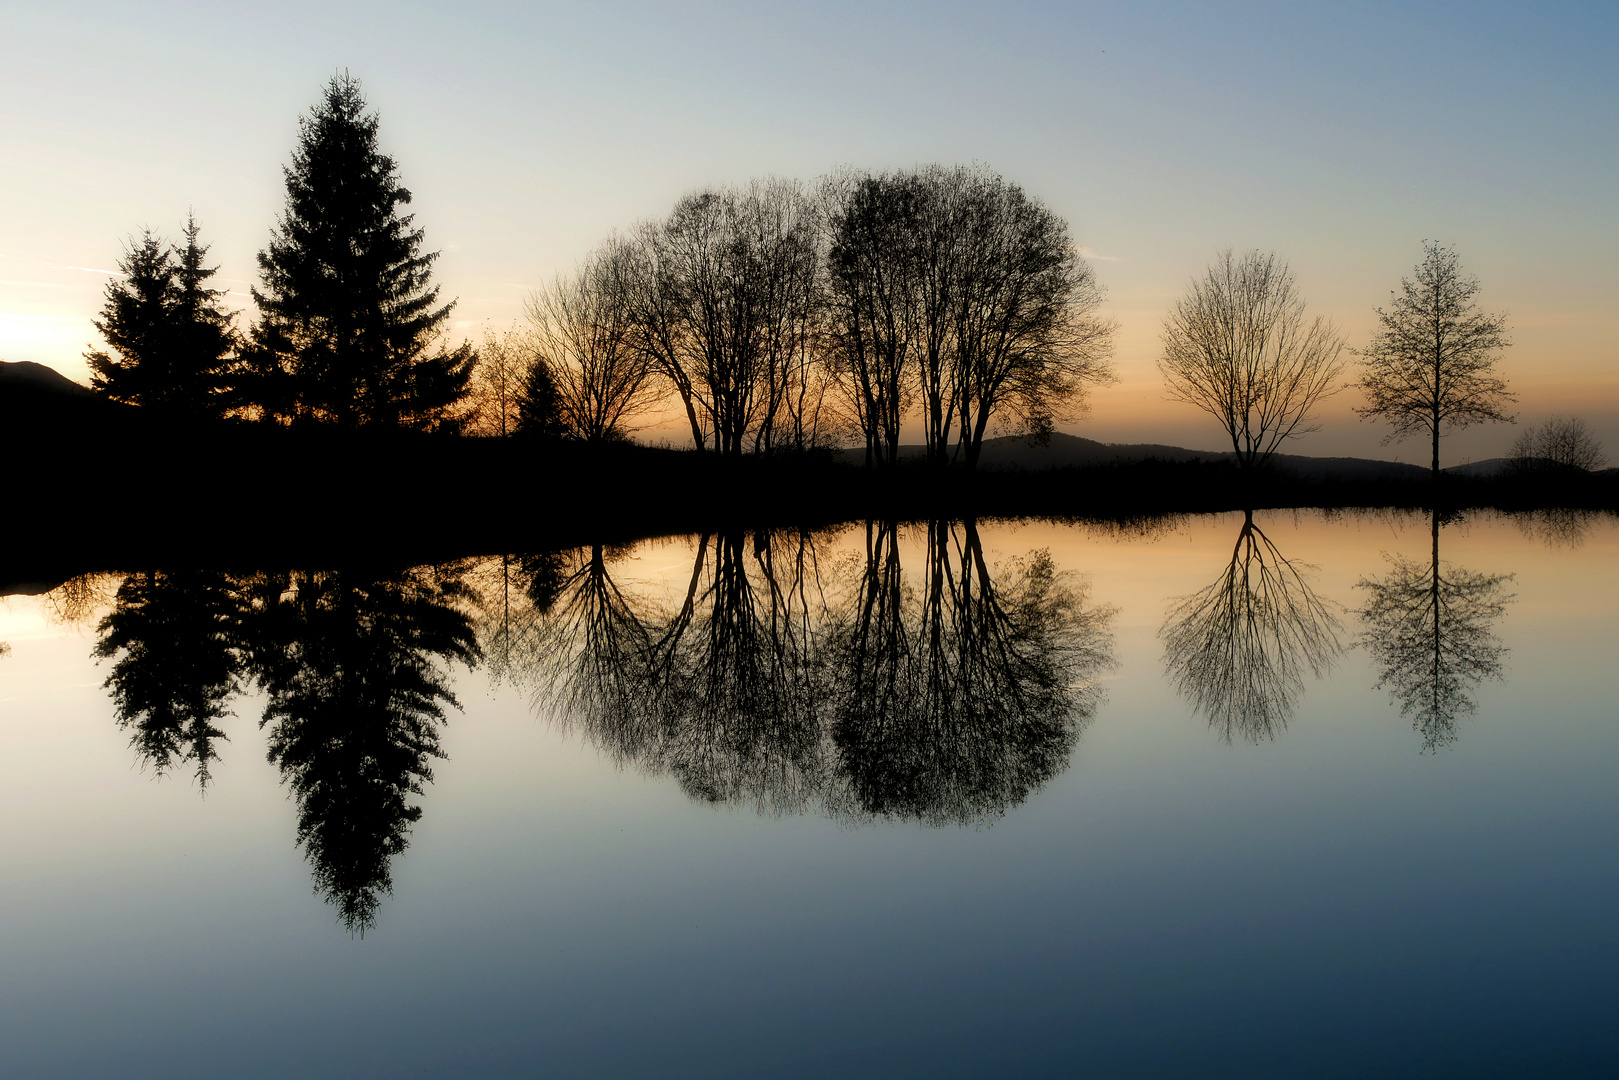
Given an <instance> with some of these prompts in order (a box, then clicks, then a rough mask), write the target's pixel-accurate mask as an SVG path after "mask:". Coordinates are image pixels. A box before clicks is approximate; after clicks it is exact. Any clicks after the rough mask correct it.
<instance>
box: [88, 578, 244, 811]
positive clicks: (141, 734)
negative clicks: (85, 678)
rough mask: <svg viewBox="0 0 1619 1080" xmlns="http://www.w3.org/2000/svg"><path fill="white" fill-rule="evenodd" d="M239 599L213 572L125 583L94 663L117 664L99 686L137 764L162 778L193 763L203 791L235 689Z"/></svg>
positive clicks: (227, 582) (103, 626)
mask: <svg viewBox="0 0 1619 1080" xmlns="http://www.w3.org/2000/svg"><path fill="white" fill-rule="evenodd" d="M241 614H242V611H241V598H240V596H239V595H238V593H237V590H236V586H235V583H234V582H233V581H232V580H231V579H230V578H229V577H228V576H227V575H225V574H222V573H218V572H213V571H189V572H177V573H160V572H156V571H148V572H146V573H140V574H131V575H130V576H128V577H126V578H125V579H124V581H123V584H121V585H119V586H118V591H117V594H116V596H115V597H114V600H113V610H112V611H111V612H110V613H109V614H108V615H107V616H106V617H105V618H103V619H102V620H101V622H100V625H99V627H98V630H99V634H100V637H99V638H98V640H97V642H96V647H95V655H96V656H97V657H99V658H101V659H112V658H113V657H117V659H116V661H115V662H114V663H113V665H112V673H111V674H110V675H108V677H107V681H106V683H105V684H104V685H106V686H107V688H108V689H110V690H111V691H112V699H113V706H114V709H115V716H116V717H117V720H118V726H119V727H121V728H125V729H127V730H129V731H130V732H131V734H130V745H131V746H133V747H134V749H135V753H136V756H137V757H138V758H139V759H140V761H141V762H142V763H143V764H145V765H149V766H151V768H152V771H153V772H155V773H156V774H158V775H159V776H162V775H164V774H166V773H167V772H169V771H170V770H171V769H172V768H173V767H175V766H176V765H178V764H181V763H183V762H195V763H196V776H197V783H198V784H199V785H200V786H201V787H202V788H203V789H204V790H206V789H207V787H208V782H209V780H210V779H211V778H212V772H211V767H212V764H213V762H214V761H215V760H216V759H217V758H218V752H217V750H216V748H215V742H216V740H222V739H225V737H226V736H225V732H224V731H223V730H222V729H221V728H219V727H218V726H217V725H218V723H219V722H220V721H222V720H223V719H224V718H225V717H226V716H229V715H230V709H229V708H228V705H229V702H230V699H231V698H232V697H233V696H234V695H235V694H236V692H237V691H238V690H239V689H240V677H241V674H242V661H241V657H240V655H239V650H238V648H237V645H238V640H239V637H240V634H241V629H242V627H241Z"/></svg>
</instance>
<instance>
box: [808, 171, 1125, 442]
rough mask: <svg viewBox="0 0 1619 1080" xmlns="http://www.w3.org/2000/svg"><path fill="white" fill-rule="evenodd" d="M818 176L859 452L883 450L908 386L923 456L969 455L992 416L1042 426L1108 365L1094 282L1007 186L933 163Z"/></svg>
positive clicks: (1050, 218)
mask: <svg viewBox="0 0 1619 1080" xmlns="http://www.w3.org/2000/svg"><path fill="white" fill-rule="evenodd" d="M831 187H832V190H833V197H832V201H833V203H834V207H833V209H832V211H831V213H830V219H831V229H830V233H831V239H830V244H829V250H828V263H829V268H830V273H829V278H830V289H831V294H832V302H831V305H830V310H831V316H832V318H831V320H830V322H831V325H832V328H833V334H832V340H833V341H834V343H835V345H836V352H835V362H836V365H837V369H838V372H839V374H840V375H841V377H842V384H843V389H844V393H845V396H846V397H847V399H848V400H849V402H850V404H851V406H852V409H853V412H854V414H855V417H856V419H857V420H858V421H859V424H860V427H861V429H862V432H863V433H864V435H865V440H866V446H867V456H868V460H871V461H877V460H883V461H892V460H893V459H894V458H895V457H896V456H897V450H898V442H899V426H900V423H901V421H902V419H903V417H904V415H905V413H906V411H907V407H908V405H909V404H910V402H911V401H914V402H915V403H916V404H917V406H918V408H919V411H920V413H921V420H922V428H923V435H924V439H925V441H926V444H927V451H928V459H929V461H930V462H933V463H935V464H943V463H945V462H947V461H950V460H958V461H961V462H963V463H965V464H966V465H968V466H969V467H971V466H973V465H975V464H976V463H977V461H978V456H979V453H980V450H981V448H982V446H983V441H984V438H985V436H986V435H987V434H988V433H989V432H990V431H991V430H993V428H994V426H996V425H999V424H1001V423H1003V422H1007V421H1010V422H1011V423H1012V424H1013V425H1014V426H1017V427H1019V428H1021V429H1033V430H1036V431H1042V430H1049V428H1050V426H1051V424H1052V423H1053V421H1054V420H1056V419H1060V418H1067V417H1070V416H1073V415H1076V414H1077V412H1078V410H1079V408H1080V407H1081V406H1082V404H1083V394H1084V391H1085V388H1086V387H1087V385H1088V384H1090V383H1093V382H1101V381H1106V380H1107V379H1109V378H1110V377H1111V371H1110V369H1109V367H1108V364H1107V356H1108V352H1109V350H1110V347H1111V344H1112V336H1113V331H1114V327H1113V324H1112V323H1111V322H1110V321H1108V320H1106V319H1103V318H1100V317H1099V316H1098V315H1097V309H1098V308H1099V307H1100V305H1101V301H1102V289H1101V287H1100V285H1098V284H1097V282H1096V279H1095V276H1094V274H1093V273H1092V271H1091V269H1090V267H1089V266H1088V265H1087V264H1086V263H1085V261H1084V260H1083V259H1081V258H1080V256H1079V253H1078V250H1077V249H1076V248H1075V246H1074V244H1073V242H1072V240H1071V238H1070V237H1069V234H1068V225H1067V223H1066V222H1064V221H1063V220H1062V219H1061V218H1060V217H1058V216H1057V215H1055V214H1054V213H1052V212H1051V210H1049V209H1048V208H1047V207H1045V206H1044V205H1042V204H1041V203H1040V202H1039V201H1038V200H1036V199H1032V198H1030V197H1029V196H1028V195H1027V194H1025V193H1024V191H1023V189H1022V188H1020V187H1018V186H1017V185H1016V184H1009V183H1007V182H1006V181H1005V180H1004V179H1003V178H1002V177H1001V176H999V175H998V174H996V173H995V172H993V171H992V170H989V169H987V168H983V167H981V166H980V167H973V168H966V167H955V168H945V167H943V166H939V165H931V166H926V167H924V168H921V169H918V170H916V171H914V172H904V173H895V174H885V175H881V176H869V175H868V176H858V175H857V176H854V177H842V178H838V179H837V180H836V181H834V183H833V184H832V185H831Z"/></svg>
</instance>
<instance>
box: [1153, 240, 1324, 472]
mask: <svg viewBox="0 0 1619 1080" xmlns="http://www.w3.org/2000/svg"><path fill="white" fill-rule="evenodd" d="M1163 340H1164V352H1163V355H1162V356H1161V357H1159V360H1158V370H1159V371H1160V372H1162V373H1163V376H1164V382H1165V384H1166V385H1167V387H1168V390H1169V396H1170V397H1171V398H1173V399H1174V400H1176V401H1184V402H1186V403H1187V404H1189V405H1196V406H1197V407H1198V408H1200V409H1202V410H1203V411H1204V412H1206V413H1209V414H1210V415H1211V416H1213V417H1214V418H1215V419H1216V420H1218V421H1219V422H1220V426H1221V427H1223V428H1224V429H1225V432H1226V435H1227V436H1228V437H1229V438H1230V439H1231V449H1232V451H1233V452H1234V453H1235V455H1236V458H1237V462H1238V464H1240V465H1241V466H1242V467H1243V468H1252V467H1254V466H1257V465H1260V464H1262V463H1263V462H1264V461H1265V460H1266V459H1267V458H1269V457H1270V456H1271V455H1272V454H1274V453H1275V452H1276V450H1277V448H1278V447H1279V446H1281V444H1282V443H1283V442H1284V441H1286V440H1287V439H1291V438H1297V437H1298V436H1301V435H1305V434H1307V433H1309V432H1312V431H1315V430H1316V429H1317V426H1318V425H1316V424H1314V423H1312V421H1313V419H1314V417H1313V415H1312V414H1313V413H1314V410H1315V407H1316V405H1318V404H1319V403H1320V402H1321V400H1322V399H1324V398H1326V397H1328V396H1329V395H1331V394H1333V393H1336V392H1337V391H1338V390H1339V389H1341V387H1340V386H1339V385H1338V379H1339V377H1340V376H1341V375H1342V374H1343V369H1344V361H1343V360H1342V359H1341V356H1342V353H1343V349H1344V345H1343V341H1342V340H1341V339H1340V338H1339V336H1338V332H1337V330H1336V329H1335V328H1334V327H1333V325H1332V324H1331V323H1330V322H1328V321H1327V320H1325V319H1323V318H1321V317H1319V316H1317V317H1316V318H1314V319H1310V318H1308V317H1307V316H1306V315H1305V313H1304V298H1303V297H1302V296H1300V295H1299V291H1298V286H1297V284H1296V282H1295V281H1294V279H1293V274H1292V271H1290V270H1289V269H1288V266H1287V263H1285V262H1283V261H1281V260H1280V259H1279V258H1277V256H1276V255H1275V254H1274V253H1271V254H1265V253H1262V252H1259V251H1249V252H1245V253H1244V254H1243V255H1241V256H1238V255H1235V254H1233V253H1232V251H1231V250H1230V249H1229V248H1228V249H1227V250H1225V251H1223V252H1221V253H1220V255H1219V257H1218V258H1217V259H1216V260H1215V262H1214V265H1212V266H1210V267H1209V269H1208V271H1207V272H1206V273H1205V274H1204V275H1203V277H1202V278H1201V279H1198V280H1194V281H1193V282H1192V285H1191V288H1190V289H1189V290H1188V292H1187V294H1186V295H1185V296H1183V297H1182V298H1181V299H1180V300H1178V301H1177V302H1176V303H1175V306H1174V307H1173V308H1171V309H1170V312H1169V315H1168V316H1167V317H1166V318H1165V320H1164V338H1163Z"/></svg>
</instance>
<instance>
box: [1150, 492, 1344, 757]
mask: <svg viewBox="0 0 1619 1080" xmlns="http://www.w3.org/2000/svg"><path fill="white" fill-rule="evenodd" d="M1311 569H1313V567H1310V566H1307V565H1306V564H1304V563H1297V562H1293V561H1292V560H1290V559H1287V558H1286V557H1284V556H1283V555H1282V553H1281V552H1280V551H1279V550H1278V549H1277V547H1276V545H1275V544H1274V543H1272V542H1271V540H1270V538H1269V537H1268V536H1266V535H1265V533H1264V531H1263V530H1261V529H1260V528H1259V526H1257V525H1255V524H1254V516H1253V513H1252V511H1249V512H1246V513H1245V514H1244V515H1243V522H1242V528H1241V530H1240V531H1239V532H1238V533H1237V543H1236V545H1235V547H1233V548H1232V551H1231V561H1230V562H1229V563H1227V564H1226V568H1225V572H1224V573H1223V574H1221V575H1220V577H1219V578H1217V579H1216V580H1215V581H1214V582H1213V583H1212V584H1210V585H1208V586H1207V587H1206V588H1203V589H1201V590H1199V591H1198V592H1195V593H1193V594H1191V595H1190V596H1185V597H1181V598H1180V599H1179V600H1178V601H1176V602H1175V604H1174V606H1173V607H1171V608H1170V610H1169V612H1168V614H1167V615H1166V616H1165V620H1164V626H1163V629H1162V630H1160V631H1159V633H1158V636H1159V637H1160V638H1161V639H1162V640H1163V642H1164V658H1165V659H1164V662H1165V667H1166V669H1167V671H1168V674H1169V677H1170V678H1171V679H1172V680H1173V681H1174V683H1175V686H1176V689H1178V690H1179V691H1180V693H1181V696H1183V697H1185V698H1186V699H1187V700H1188V701H1189V702H1191V704H1192V707H1193V708H1194V709H1195V710H1196V711H1197V712H1199V713H1201V714H1203V715H1204V716H1206V717H1207V718H1208V721H1209V726H1210V727H1212V728H1213V729H1214V730H1215V731H1217V732H1219V734H1220V738H1221V739H1223V740H1224V741H1226V742H1230V741H1231V739H1232V737H1233V736H1234V735H1238V736H1241V737H1242V738H1244V739H1246V740H1248V741H1249V742H1252V743H1258V742H1260V741H1261V740H1265V739H1274V738H1275V737H1276V736H1277V734H1278V733H1280V732H1281V731H1283V730H1285V729H1286V727H1287V721H1288V719H1289V718H1290V717H1291V716H1292V715H1293V711H1294V709H1296V708H1297V707H1298V702H1299V698H1300V696H1301V695H1302V694H1303V693H1304V675H1305V672H1309V673H1310V674H1311V675H1313V676H1315V677H1316V678H1320V677H1321V676H1322V675H1324V674H1325V673H1326V672H1327V670H1328V669H1329V668H1331V666H1332V663H1333V661H1334V660H1335V659H1336V658H1337V657H1338V655H1339V653H1341V652H1342V651H1343V646H1342V645H1341V643H1340V642H1339V637H1338V635H1339V633H1340V631H1341V630H1342V628H1343V627H1342V624H1341V623H1340V622H1339V621H1338V618H1337V615H1336V613H1335V612H1334V610H1333V608H1334V605H1333V604H1332V603H1331V602H1330V601H1327V600H1323V599H1322V598H1321V597H1319V596H1317V595H1316V593H1315V590H1314V589H1312V588H1311V587H1310V582H1309V579H1308V578H1307V577H1306V576H1305V571H1307V570H1311Z"/></svg>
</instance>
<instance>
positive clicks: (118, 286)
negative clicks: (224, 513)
mask: <svg viewBox="0 0 1619 1080" xmlns="http://www.w3.org/2000/svg"><path fill="white" fill-rule="evenodd" d="M200 231H201V230H200V227H199V226H198V225H197V221H196V218H195V217H188V218H187V219H186V227H185V239H186V243H185V247H183V248H179V247H172V248H171V247H168V246H167V245H165V244H164V243H163V241H162V240H161V239H160V238H159V237H157V236H155V235H153V234H152V232H151V231H150V230H147V231H144V232H142V233H141V236H140V238H139V239H138V240H136V241H135V242H134V243H132V244H131V245H130V247H129V248H128V250H126V251H125V253H124V256H123V258H121V259H119V261H118V269H119V270H120V271H122V272H123V276H122V277H121V278H114V279H113V280H111V281H109V282H108V283H107V300H106V303H105V305H103V307H102V309H101V318H99V319H97V320H96V321H95V323H94V326H95V328H96V330H97V331H99V332H100V334H101V336H102V337H104V338H105V339H106V340H107V344H108V345H110V346H111V347H112V353H108V352H104V351H94V352H88V353H86V354H85V360H87V361H88V362H89V365H90V372H91V374H90V385H91V386H92V387H93V388H94V389H95V390H97V391H98V392H100V393H101V394H102V395H104V396H106V397H108V398H111V399H112V400H114V401H121V402H124V403H125V404H129V405H141V406H146V407H149V408H154V409H162V410H164V411H165V412H168V413H170V414H178V415H183V416H187V417H191V418H201V417H217V416H219V415H220V414H222V413H223V412H224V411H225V410H226V409H227V408H229V407H230V405H231V403H232V402H231V398H230V397H229V394H228V388H229V384H230V382H231V377H232V371H233V368H234V365H235V353H236V347H237V336H236V330H235V328H234V326H233V325H232V323H233V316H232V315H231V313H230V312H229V311H228V310H226V309H225V307H224V306H223V305H222V304H221V303H220V298H221V297H222V296H224V295H225V294H224V292H223V290H220V289H210V288H208V286H207V281H208V279H209V278H210V277H213V275H214V273H215V271H216V270H217V267H209V266H204V265H203V260H204V259H205V258H206V257H207V255H208V248H207V245H205V244H202V243H200V242H199V241H198V236H199V234H200ZM114 354H116V355H114Z"/></svg>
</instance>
